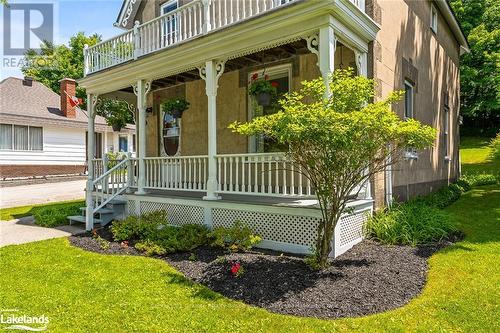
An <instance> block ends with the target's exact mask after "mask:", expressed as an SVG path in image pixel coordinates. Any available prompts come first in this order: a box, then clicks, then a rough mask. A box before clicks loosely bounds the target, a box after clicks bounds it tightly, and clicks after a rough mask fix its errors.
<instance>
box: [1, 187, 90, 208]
mask: <svg viewBox="0 0 500 333" xmlns="http://www.w3.org/2000/svg"><path fill="white" fill-rule="evenodd" d="M84 189H85V180H75V181H68V182H59V183H46V184H33V185H21V186H12V187H3V188H0V208H8V207H17V206H27V205H32V204H42V203H46V202H57V201H67V200H78V199H83V198H84V197H85V191H84Z"/></svg>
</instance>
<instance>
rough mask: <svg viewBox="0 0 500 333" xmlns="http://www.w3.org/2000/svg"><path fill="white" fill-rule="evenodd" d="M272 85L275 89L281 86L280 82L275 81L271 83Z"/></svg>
mask: <svg viewBox="0 0 500 333" xmlns="http://www.w3.org/2000/svg"><path fill="white" fill-rule="evenodd" d="M271 85H272V86H273V87H274V88H278V87H279V85H280V84H279V83H278V82H276V81H273V82H271Z"/></svg>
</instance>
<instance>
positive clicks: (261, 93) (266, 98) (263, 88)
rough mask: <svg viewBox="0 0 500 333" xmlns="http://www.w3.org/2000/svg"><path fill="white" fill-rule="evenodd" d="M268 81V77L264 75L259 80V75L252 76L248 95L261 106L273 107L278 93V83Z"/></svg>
mask: <svg viewBox="0 0 500 333" xmlns="http://www.w3.org/2000/svg"><path fill="white" fill-rule="evenodd" d="M268 79H269V77H268V76H267V75H262V76H261V77H260V78H259V74H258V73H255V74H254V75H252V79H251V81H250V86H249V87H248V94H249V95H250V96H253V97H254V98H255V101H256V102H257V104H259V105H260V106H269V105H271V103H272V101H273V99H274V98H275V97H276V95H277V92H278V89H277V88H278V82H271V81H268Z"/></svg>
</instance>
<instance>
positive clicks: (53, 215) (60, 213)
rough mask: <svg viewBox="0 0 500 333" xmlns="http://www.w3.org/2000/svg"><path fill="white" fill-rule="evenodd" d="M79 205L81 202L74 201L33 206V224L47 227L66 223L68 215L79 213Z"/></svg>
mask: <svg viewBox="0 0 500 333" xmlns="http://www.w3.org/2000/svg"><path fill="white" fill-rule="evenodd" d="M81 206H82V205H81V203H75V204H64V205H61V206H49V207H39V208H34V209H33V217H34V218H35V224H37V225H39V226H42V227H49V228H52V227H57V226H59V225H63V224H68V216H70V215H78V214H80V207H81Z"/></svg>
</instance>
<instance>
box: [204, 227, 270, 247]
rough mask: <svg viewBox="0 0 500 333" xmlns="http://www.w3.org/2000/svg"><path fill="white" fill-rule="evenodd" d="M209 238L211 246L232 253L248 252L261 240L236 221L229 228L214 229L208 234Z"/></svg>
mask: <svg viewBox="0 0 500 333" xmlns="http://www.w3.org/2000/svg"><path fill="white" fill-rule="evenodd" d="M209 237H210V238H212V239H213V241H212V246H217V247H222V248H225V249H228V250H230V251H233V252H236V251H247V250H250V249H251V248H252V247H253V246H254V245H256V244H258V243H260V241H261V240H262V238H261V237H260V236H259V235H256V234H254V232H253V231H252V229H250V228H249V227H248V226H247V225H246V224H244V223H243V222H241V221H236V222H235V223H234V224H233V226H231V227H229V228H226V227H218V228H215V229H214V230H213V231H212V232H210V234H209Z"/></svg>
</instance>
